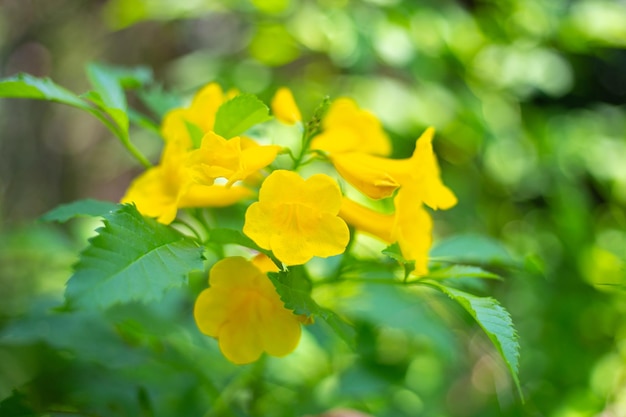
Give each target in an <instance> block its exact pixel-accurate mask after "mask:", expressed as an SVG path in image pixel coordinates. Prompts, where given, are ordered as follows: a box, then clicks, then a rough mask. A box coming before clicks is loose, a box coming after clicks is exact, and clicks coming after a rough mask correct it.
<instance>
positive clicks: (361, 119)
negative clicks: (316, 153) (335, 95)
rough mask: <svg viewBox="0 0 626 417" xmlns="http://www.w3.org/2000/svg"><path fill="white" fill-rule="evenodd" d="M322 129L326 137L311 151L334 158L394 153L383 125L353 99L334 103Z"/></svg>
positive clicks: (313, 144)
mask: <svg viewBox="0 0 626 417" xmlns="http://www.w3.org/2000/svg"><path fill="white" fill-rule="evenodd" d="M322 128H323V130H322V133H321V134H319V135H317V136H316V137H315V138H313V140H312V141H311V149H319V150H322V151H326V152H328V153H330V154H334V153H340V152H364V153H368V154H375V155H389V153H390V152H391V144H390V142H389V138H388V137H387V135H386V134H385V132H384V130H383V128H382V125H381V123H380V121H379V120H378V119H377V118H376V116H374V115H373V114H372V113H370V112H368V111H366V110H362V109H360V108H359V107H358V106H357V105H356V103H355V102H354V101H353V100H351V99H349V98H339V99H337V100H335V101H333V103H332V104H331V105H330V108H329V109H328V112H327V113H326V116H325V117H324V119H323V120H322Z"/></svg>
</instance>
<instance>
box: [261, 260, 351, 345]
mask: <svg viewBox="0 0 626 417" xmlns="http://www.w3.org/2000/svg"><path fill="white" fill-rule="evenodd" d="M267 275H268V276H269V278H270V280H271V281H272V283H274V287H276V291H277V292H278V295H280V298H281V300H283V302H284V303H285V307H286V308H288V309H290V310H293V311H294V313H295V314H302V315H305V316H307V317H310V316H312V315H313V316H318V317H320V318H321V319H322V320H324V321H325V322H326V323H327V324H328V325H329V326H330V327H331V328H332V329H333V330H334V331H335V333H336V334H337V336H339V337H340V338H341V339H343V340H344V341H345V342H346V343H347V344H348V346H350V347H351V348H353V349H354V348H355V346H356V342H355V337H356V332H355V330H354V329H353V328H352V326H350V325H349V324H348V323H346V322H345V321H344V320H342V319H341V318H340V317H339V316H338V315H337V314H335V313H334V312H333V311H331V310H329V309H327V308H324V307H321V306H320V305H319V304H317V303H316V302H315V300H314V299H313V298H312V297H311V282H310V281H309V279H308V278H307V277H306V273H305V272H304V270H303V268H302V267H292V268H291V269H290V270H289V271H288V272H284V271H281V272H269V273H268V274H267Z"/></svg>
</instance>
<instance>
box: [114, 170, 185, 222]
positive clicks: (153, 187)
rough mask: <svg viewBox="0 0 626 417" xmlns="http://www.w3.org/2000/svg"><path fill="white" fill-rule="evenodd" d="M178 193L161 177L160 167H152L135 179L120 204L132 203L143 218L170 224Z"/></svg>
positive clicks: (174, 186) (174, 213)
mask: <svg viewBox="0 0 626 417" xmlns="http://www.w3.org/2000/svg"><path fill="white" fill-rule="evenodd" d="M178 191H179V190H178V188H177V187H176V185H175V184H170V183H169V182H168V180H167V179H166V177H165V176H164V175H163V168H162V167H153V168H150V169H148V170H147V171H146V172H144V173H143V174H142V175H140V176H139V177H137V178H135V180H134V181H133V182H132V183H131V184H130V187H128V190H127V191H126V194H125V195H124V197H122V199H121V201H120V202H121V203H134V204H135V205H136V206H137V210H139V212H140V213H141V214H143V215H144V216H148V217H154V218H156V219H157V221H159V222H160V223H163V224H170V223H171V222H172V221H173V220H174V218H175V217H176V212H177V210H178Z"/></svg>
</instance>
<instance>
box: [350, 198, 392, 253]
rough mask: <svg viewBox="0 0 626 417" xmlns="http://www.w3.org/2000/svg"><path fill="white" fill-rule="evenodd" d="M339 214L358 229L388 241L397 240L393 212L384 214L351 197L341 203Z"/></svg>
mask: <svg viewBox="0 0 626 417" xmlns="http://www.w3.org/2000/svg"><path fill="white" fill-rule="evenodd" d="M339 216H340V217H341V218H342V219H344V220H345V221H346V222H347V223H348V224H350V225H352V226H354V227H355V228H356V229H357V230H360V231H362V232H365V233H367V234H370V235H373V236H375V237H377V238H379V239H381V240H383V241H385V242H387V243H393V242H395V238H394V235H393V228H394V222H395V218H394V215H393V214H383V213H379V212H377V211H375V210H372V209H370V208H368V207H365V206H363V205H361V204H359V203H357V202H355V201H353V200H350V199H349V198H345V197H344V199H343V200H342V203H341V210H340V211H339Z"/></svg>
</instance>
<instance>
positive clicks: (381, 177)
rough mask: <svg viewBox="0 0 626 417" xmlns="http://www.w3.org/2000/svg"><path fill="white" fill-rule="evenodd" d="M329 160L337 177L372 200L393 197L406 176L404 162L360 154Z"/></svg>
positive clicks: (336, 155)
mask: <svg viewBox="0 0 626 417" xmlns="http://www.w3.org/2000/svg"><path fill="white" fill-rule="evenodd" d="M330 160H331V162H332V163H333V165H334V167H335V169H336V170H337V172H338V173H339V175H341V176H342V177H343V178H344V179H345V180H346V181H348V182H349V183H350V184H352V185H353V186H354V187H355V188H356V189H357V190H359V191H361V192H362V193H363V194H365V195H366V196H368V197H370V198H373V199H380V198H386V197H390V196H391V195H393V193H394V191H395V190H396V189H398V187H399V186H400V183H401V181H402V180H403V179H404V178H406V177H407V175H408V170H407V168H408V166H407V164H406V162H405V161H404V160H394V159H388V158H382V157H378V156H373V155H368V154H365V153H361V152H347V153H339V154H331V155H330ZM404 171H407V172H404Z"/></svg>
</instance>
